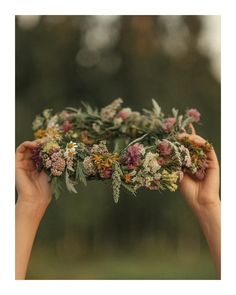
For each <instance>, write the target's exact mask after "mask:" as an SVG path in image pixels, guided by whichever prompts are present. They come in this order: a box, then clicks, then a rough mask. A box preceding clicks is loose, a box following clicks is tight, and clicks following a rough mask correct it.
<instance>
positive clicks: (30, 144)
mask: <svg viewBox="0 0 236 295" xmlns="http://www.w3.org/2000/svg"><path fill="white" fill-rule="evenodd" d="M192 131H193V133H192V134H191V135H188V134H186V133H183V134H181V135H179V136H180V137H182V136H188V137H189V138H190V139H191V140H192V141H193V142H195V143H197V144H199V146H201V145H203V144H204V143H205V140H204V139H203V138H202V137H200V136H198V135H196V134H195V130H194V129H193V127H192ZM39 143H40V140H36V141H26V142H23V143H22V144H21V145H20V146H19V147H18V148H17V150H16V189H17V193H18V200H17V203H16V220H15V222H16V224H15V227H16V231H15V234H16V240H15V249H16V261H15V263H16V265H15V270H16V273H15V277H16V279H25V277H26V272H27V266H28V262H29V258H30V254H31V249H32V246H33V242H34V239H35V235H36V233H37V230H38V226H39V224H40V221H41V219H42V218H43V216H44V213H45V211H46V209H47V207H48V205H49V204H50V202H51V199H52V188H51V184H50V183H49V182H48V177H47V175H46V174H45V173H44V172H40V173H39V172H38V171H37V170H36V168H35V166H34V164H33V162H32V160H31V149H32V148H35V147H37V145H38V144H39ZM208 165H209V168H208V170H207V174H206V177H205V178H204V180H202V181H198V180H195V179H194V178H192V177H191V176H190V175H188V174H184V177H183V179H182V181H181V183H180V191H181V193H182V195H183V197H184V199H185V201H186V203H187V204H188V206H189V207H190V208H191V209H192V211H193V213H194V214H195V215H196V217H197V219H198V221H199V224H200V226H201V228H202V231H203V233H204V235H205V237H206V240H207V242H208V245H209V248H210V252H211V255H212V257H213V259H214V262H215V267H216V271H217V277H218V278H219V279H220V273H221V266H220V265H221V237H220V232H221V230H220V225H221V222H220V215H221V214H220V208H221V204H220V197H219V186H220V181H219V164H218V160H217V156H216V153H215V151H214V149H212V150H211V151H210V152H208Z"/></svg>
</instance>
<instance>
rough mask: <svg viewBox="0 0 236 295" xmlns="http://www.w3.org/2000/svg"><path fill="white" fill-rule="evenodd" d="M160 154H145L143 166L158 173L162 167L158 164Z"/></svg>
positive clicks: (147, 170) (148, 170) (146, 169)
mask: <svg viewBox="0 0 236 295" xmlns="http://www.w3.org/2000/svg"><path fill="white" fill-rule="evenodd" d="M158 156H159V155H158V154H154V153H152V152H148V153H147V154H146V156H145V159H144V162H143V167H144V170H145V171H146V172H152V173H156V172H157V170H159V169H160V168H161V166H160V165H159V164H158V162H157V159H158Z"/></svg>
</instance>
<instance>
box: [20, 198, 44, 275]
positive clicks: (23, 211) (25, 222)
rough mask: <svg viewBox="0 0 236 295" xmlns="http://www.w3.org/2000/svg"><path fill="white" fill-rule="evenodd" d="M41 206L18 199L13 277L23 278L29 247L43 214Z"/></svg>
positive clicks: (31, 244) (29, 251) (29, 252)
mask: <svg viewBox="0 0 236 295" xmlns="http://www.w3.org/2000/svg"><path fill="white" fill-rule="evenodd" d="M45 209H46V208H44V207H43V206H39V205H37V204H33V203H32V204H31V203H28V202H24V201H23V202H22V201H18V202H17V204H16V209H15V255H16V256H15V271H16V273H15V277H16V279H25V276H26V271H27V266H28V262H29V258H30V254H31V249H32V246H33V242H34V239H35V235H36V232H37V230H38V226H39V223H40V221H41V219H42V216H43V215H44V212H45Z"/></svg>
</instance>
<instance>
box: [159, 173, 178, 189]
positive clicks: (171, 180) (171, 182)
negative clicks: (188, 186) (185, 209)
mask: <svg viewBox="0 0 236 295" xmlns="http://www.w3.org/2000/svg"><path fill="white" fill-rule="evenodd" d="M178 178H179V175H178V172H176V171H175V172H172V173H169V172H168V171H167V170H163V171H162V180H163V181H164V182H165V185H166V186H167V188H168V189H169V190H170V191H172V192H174V191H176V189H177V187H178V186H177V184H176V182H177V180H178Z"/></svg>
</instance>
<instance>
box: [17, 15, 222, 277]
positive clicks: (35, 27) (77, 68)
mask: <svg viewBox="0 0 236 295" xmlns="http://www.w3.org/2000/svg"><path fill="white" fill-rule="evenodd" d="M15 25H16V145H18V144H20V143H21V142H22V141H24V140H31V139H33V136H32V130H31V123H32V120H33V119H34V117H35V115H36V114H38V113H40V112H41V111H42V110H43V109H45V108H53V109H54V110H55V111H60V110H62V109H63V108H64V107H66V106H73V107H79V106H80V101H81V100H83V101H86V102H88V103H90V104H91V105H92V106H97V107H102V106H104V105H106V104H108V103H110V102H111V101H112V100H113V99H115V98H117V97H122V98H123V99H124V101H125V106H130V107H132V108H133V109H135V110H141V109H142V108H150V107H151V98H155V99H156V100H157V101H158V103H159V104H160V106H161V107H162V109H163V111H164V112H165V113H170V111H171V108H172V107H175V108H177V109H179V110H180V111H181V112H184V111H185V109H186V108H188V107H196V108H197V109H199V111H200V112H201V114H202V125H199V126H197V127H196V129H197V132H198V133H199V134H200V135H201V136H203V137H205V138H206V139H208V140H209V141H210V142H211V143H213V145H214V147H215V150H216V152H217V155H218V158H219V160H220V17H219V16H173V15H172V16H16V23H15ZM27 278H28V279H215V278H216V274H215V270H214V265H213V261H212V258H211V256H210V253H209V250H208V247H207V245H206V242H205V239H204V237H203V235H202V233H201V230H200V228H199V225H198V223H197V221H196V219H195V217H194V216H193V214H192V212H191V211H190V209H189V208H188V207H187V206H186V204H185V203H184V201H183V199H182V197H181V195H180V193H179V191H177V192H176V193H168V192H166V193H162V194H161V193H158V192H155V191H147V190H140V191H139V193H138V195H137V197H133V196H131V195H129V194H127V193H126V192H125V191H122V193H121V197H120V201H119V203H118V204H114V202H113V198H112V191H111V185H110V182H109V181H108V182H99V183H98V182H96V181H95V182H91V183H90V184H89V186H88V187H83V186H82V185H81V187H80V188H79V192H78V195H73V194H69V193H64V194H63V196H62V197H61V198H60V199H59V200H58V201H55V200H53V202H52V203H51V205H50V207H49V208H48V210H47V212H46V215H45V217H44V219H43V221H42V223H41V225H40V229H39V231H38V234H37V237H36V240H35V244H34V247H33V251H32V256H31V260H30V265H29V271H28V275H27Z"/></svg>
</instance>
